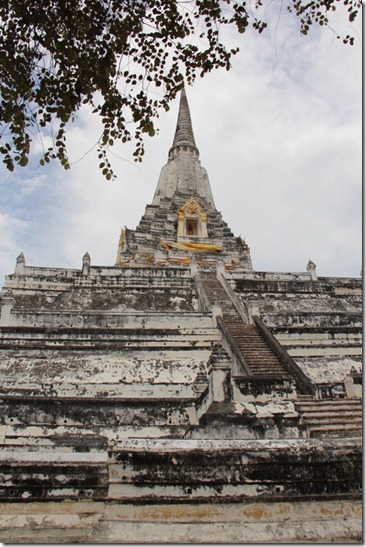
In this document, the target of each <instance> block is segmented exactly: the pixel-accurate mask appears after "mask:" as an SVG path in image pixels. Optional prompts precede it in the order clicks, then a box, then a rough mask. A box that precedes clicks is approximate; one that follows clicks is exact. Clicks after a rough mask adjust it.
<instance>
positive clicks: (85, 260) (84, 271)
mask: <svg viewBox="0 0 366 547" xmlns="http://www.w3.org/2000/svg"><path fill="white" fill-rule="evenodd" d="M90 263H91V260H90V255H89V253H85V255H84V256H83V268H82V274H83V275H89V273H90Z"/></svg>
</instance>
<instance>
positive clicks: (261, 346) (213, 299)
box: [201, 275, 290, 379]
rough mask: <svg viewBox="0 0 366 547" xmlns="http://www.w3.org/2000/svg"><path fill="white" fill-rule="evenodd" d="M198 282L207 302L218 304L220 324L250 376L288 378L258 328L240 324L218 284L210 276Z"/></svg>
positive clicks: (228, 299) (236, 314)
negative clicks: (226, 330) (231, 340)
mask: <svg viewBox="0 0 366 547" xmlns="http://www.w3.org/2000/svg"><path fill="white" fill-rule="evenodd" d="M201 282H202V285H203V288H204V289H205V291H206V294H207V297H208V299H209V301H210V303H211V304H213V303H219V304H220V306H221V309H222V312H223V321H224V324H225V326H226V328H227V329H228V331H229V333H230V335H231V336H232V338H233V340H234V341H235V343H236V345H237V347H238V348H239V350H240V352H241V353H242V355H243V357H244V359H245V361H246V363H247V365H248V367H249V369H250V371H251V372H252V374H253V376H254V377H260V378H268V379H269V378H272V379H286V378H289V377H290V376H289V374H288V373H287V371H286V369H285V368H284V366H283V365H282V363H281V362H280V360H279V359H278V357H277V356H276V355H275V353H274V352H273V351H272V349H271V348H270V347H269V346H268V345H267V343H266V341H265V340H264V338H263V336H262V335H261V333H260V332H259V330H258V328H257V327H256V326H255V325H250V324H245V323H244V322H243V320H242V318H241V317H240V315H239V313H238V312H237V311H236V309H235V306H234V304H233V303H232V301H231V299H230V297H229V296H228V295H227V293H226V291H225V289H224V288H223V286H222V285H221V283H220V281H219V280H218V279H217V278H216V277H214V276H212V277H211V276H209V275H204V276H201Z"/></svg>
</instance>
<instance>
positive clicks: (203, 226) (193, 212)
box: [177, 197, 208, 238]
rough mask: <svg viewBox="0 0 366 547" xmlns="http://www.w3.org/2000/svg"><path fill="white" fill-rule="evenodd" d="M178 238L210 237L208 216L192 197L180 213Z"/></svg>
mask: <svg viewBox="0 0 366 547" xmlns="http://www.w3.org/2000/svg"><path fill="white" fill-rule="evenodd" d="M177 235H178V237H189V238H190V237H198V238H201V237H208V235H207V214H206V213H205V211H204V210H203V209H202V207H201V206H200V205H199V204H198V203H197V201H196V200H195V199H194V197H191V198H190V199H189V200H188V201H187V202H186V203H185V204H184V205H183V207H181V209H179V211H178V234H177Z"/></svg>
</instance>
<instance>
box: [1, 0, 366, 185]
mask: <svg viewBox="0 0 366 547" xmlns="http://www.w3.org/2000/svg"><path fill="white" fill-rule="evenodd" d="M270 1H271V0H266V1H265V2H263V0H256V1H255V3H254V5H253V6H252V3H251V2H246V1H241V2H239V1H235V0H222V1H220V0H44V1H42V2H40V0H27V1H26V2H24V0H0V152H1V154H2V156H3V161H4V163H5V164H6V166H7V167H8V169H9V170H10V171H12V170H13V169H14V164H15V163H17V164H19V165H21V166H25V165H26V164H27V163H28V157H29V152H30V145H31V142H32V140H33V139H34V138H35V137H36V136H37V137H41V136H42V135H44V134H49V135H52V140H51V142H50V146H49V147H48V148H46V147H45V146H44V148H43V154H42V157H41V159H40V164H41V165H44V164H45V163H48V162H49V161H50V159H57V160H59V161H60V163H61V164H62V165H63V167H64V168H65V169H68V168H69V167H70V165H69V160H68V156H67V148H66V128H67V124H68V123H69V122H70V121H72V120H73V119H74V115H75V113H76V112H77V111H78V110H79V108H80V107H81V105H90V106H91V107H92V108H93V112H94V113H95V114H96V115H98V116H100V117H101V121H102V127H103V130H102V134H101V136H100V139H99V142H98V147H99V150H98V152H99V158H100V164H99V167H100V169H101V170H102V173H103V175H104V176H105V177H106V178H107V180H110V179H111V178H113V177H114V174H113V171H112V168H111V165H110V162H109V160H108V157H107V154H108V149H109V147H110V146H112V145H113V143H114V142H115V141H116V140H121V141H122V142H128V141H133V142H134V143H135V151H134V157H135V160H136V161H141V159H142V157H143V154H144V145H143V136H144V134H147V135H149V136H153V135H154V134H155V126H154V119H155V118H156V117H157V116H158V111H159V109H161V108H164V109H166V110H168V108H169V102H170V101H171V100H172V99H173V98H174V97H175V95H176V94H177V92H178V91H179V90H180V89H181V88H182V86H183V85H184V81H185V80H186V81H187V83H188V84H191V83H192V82H193V81H194V79H195V77H196V76H197V75H200V76H204V75H205V74H206V73H208V72H210V71H212V70H213V69H216V68H218V67H225V68H226V69H227V70H229V69H230V61H231V58H232V56H233V55H235V54H236V53H237V51H238V50H237V49H231V50H230V49H227V48H226V47H225V45H224V44H223V43H222V42H221V39H220V29H221V28H222V27H223V26H225V25H231V26H234V27H235V28H236V29H237V31H238V32H239V33H244V32H245V31H246V29H247V28H248V26H252V27H253V28H254V29H256V30H257V31H258V33H261V32H262V31H263V30H264V29H265V27H266V22H265V21H264V19H263V17H257V16H256V15H258V14H259V13H263V12H265V7H266V6H263V3H264V4H267V5H268V4H269V3H270ZM337 3H339V0H322V1H318V2H316V1H310V2H305V1H295V0H288V6H287V7H288V10H289V11H290V12H292V13H294V14H295V15H296V16H297V20H298V21H299V30H300V32H301V33H302V34H304V35H306V34H307V33H308V31H309V28H310V26H311V25H312V24H313V23H316V24H319V25H321V26H323V25H328V15H327V14H328V12H329V11H332V10H335V9H336V4H337ZM341 4H342V5H344V6H345V7H346V8H347V10H348V18H349V21H351V22H352V21H353V20H354V18H355V17H356V15H357V13H358V11H359V9H360V7H361V1H355V0H352V1H351V0H343V1H342V2H341ZM252 8H253V9H252ZM344 42H345V43H349V44H352V43H353V38H352V37H350V36H346V37H345V38H344ZM45 140H47V139H45ZM42 142H43V141H42Z"/></svg>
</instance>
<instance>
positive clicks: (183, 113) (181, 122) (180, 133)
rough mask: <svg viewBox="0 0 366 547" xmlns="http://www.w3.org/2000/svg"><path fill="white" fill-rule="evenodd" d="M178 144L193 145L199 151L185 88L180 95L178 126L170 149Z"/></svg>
mask: <svg viewBox="0 0 366 547" xmlns="http://www.w3.org/2000/svg"><path fill="white" fill-rule="evenodd" d="M178 146H192V147H194V148H195V149H196V151H197V152H198V150H197V147H196V142H195V140H194V134H193V128H192V120H191V114H190V112H189V105H188V100H187V95H186V92H185V89H184V88H183V89H182V91H181V95H180V103H179V112H178V119H177V127H176V130H175V135H174V139H173V144H172V147H171V149H170V151H172V150H173V149H174V148H176V147H178Z"/></svg>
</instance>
